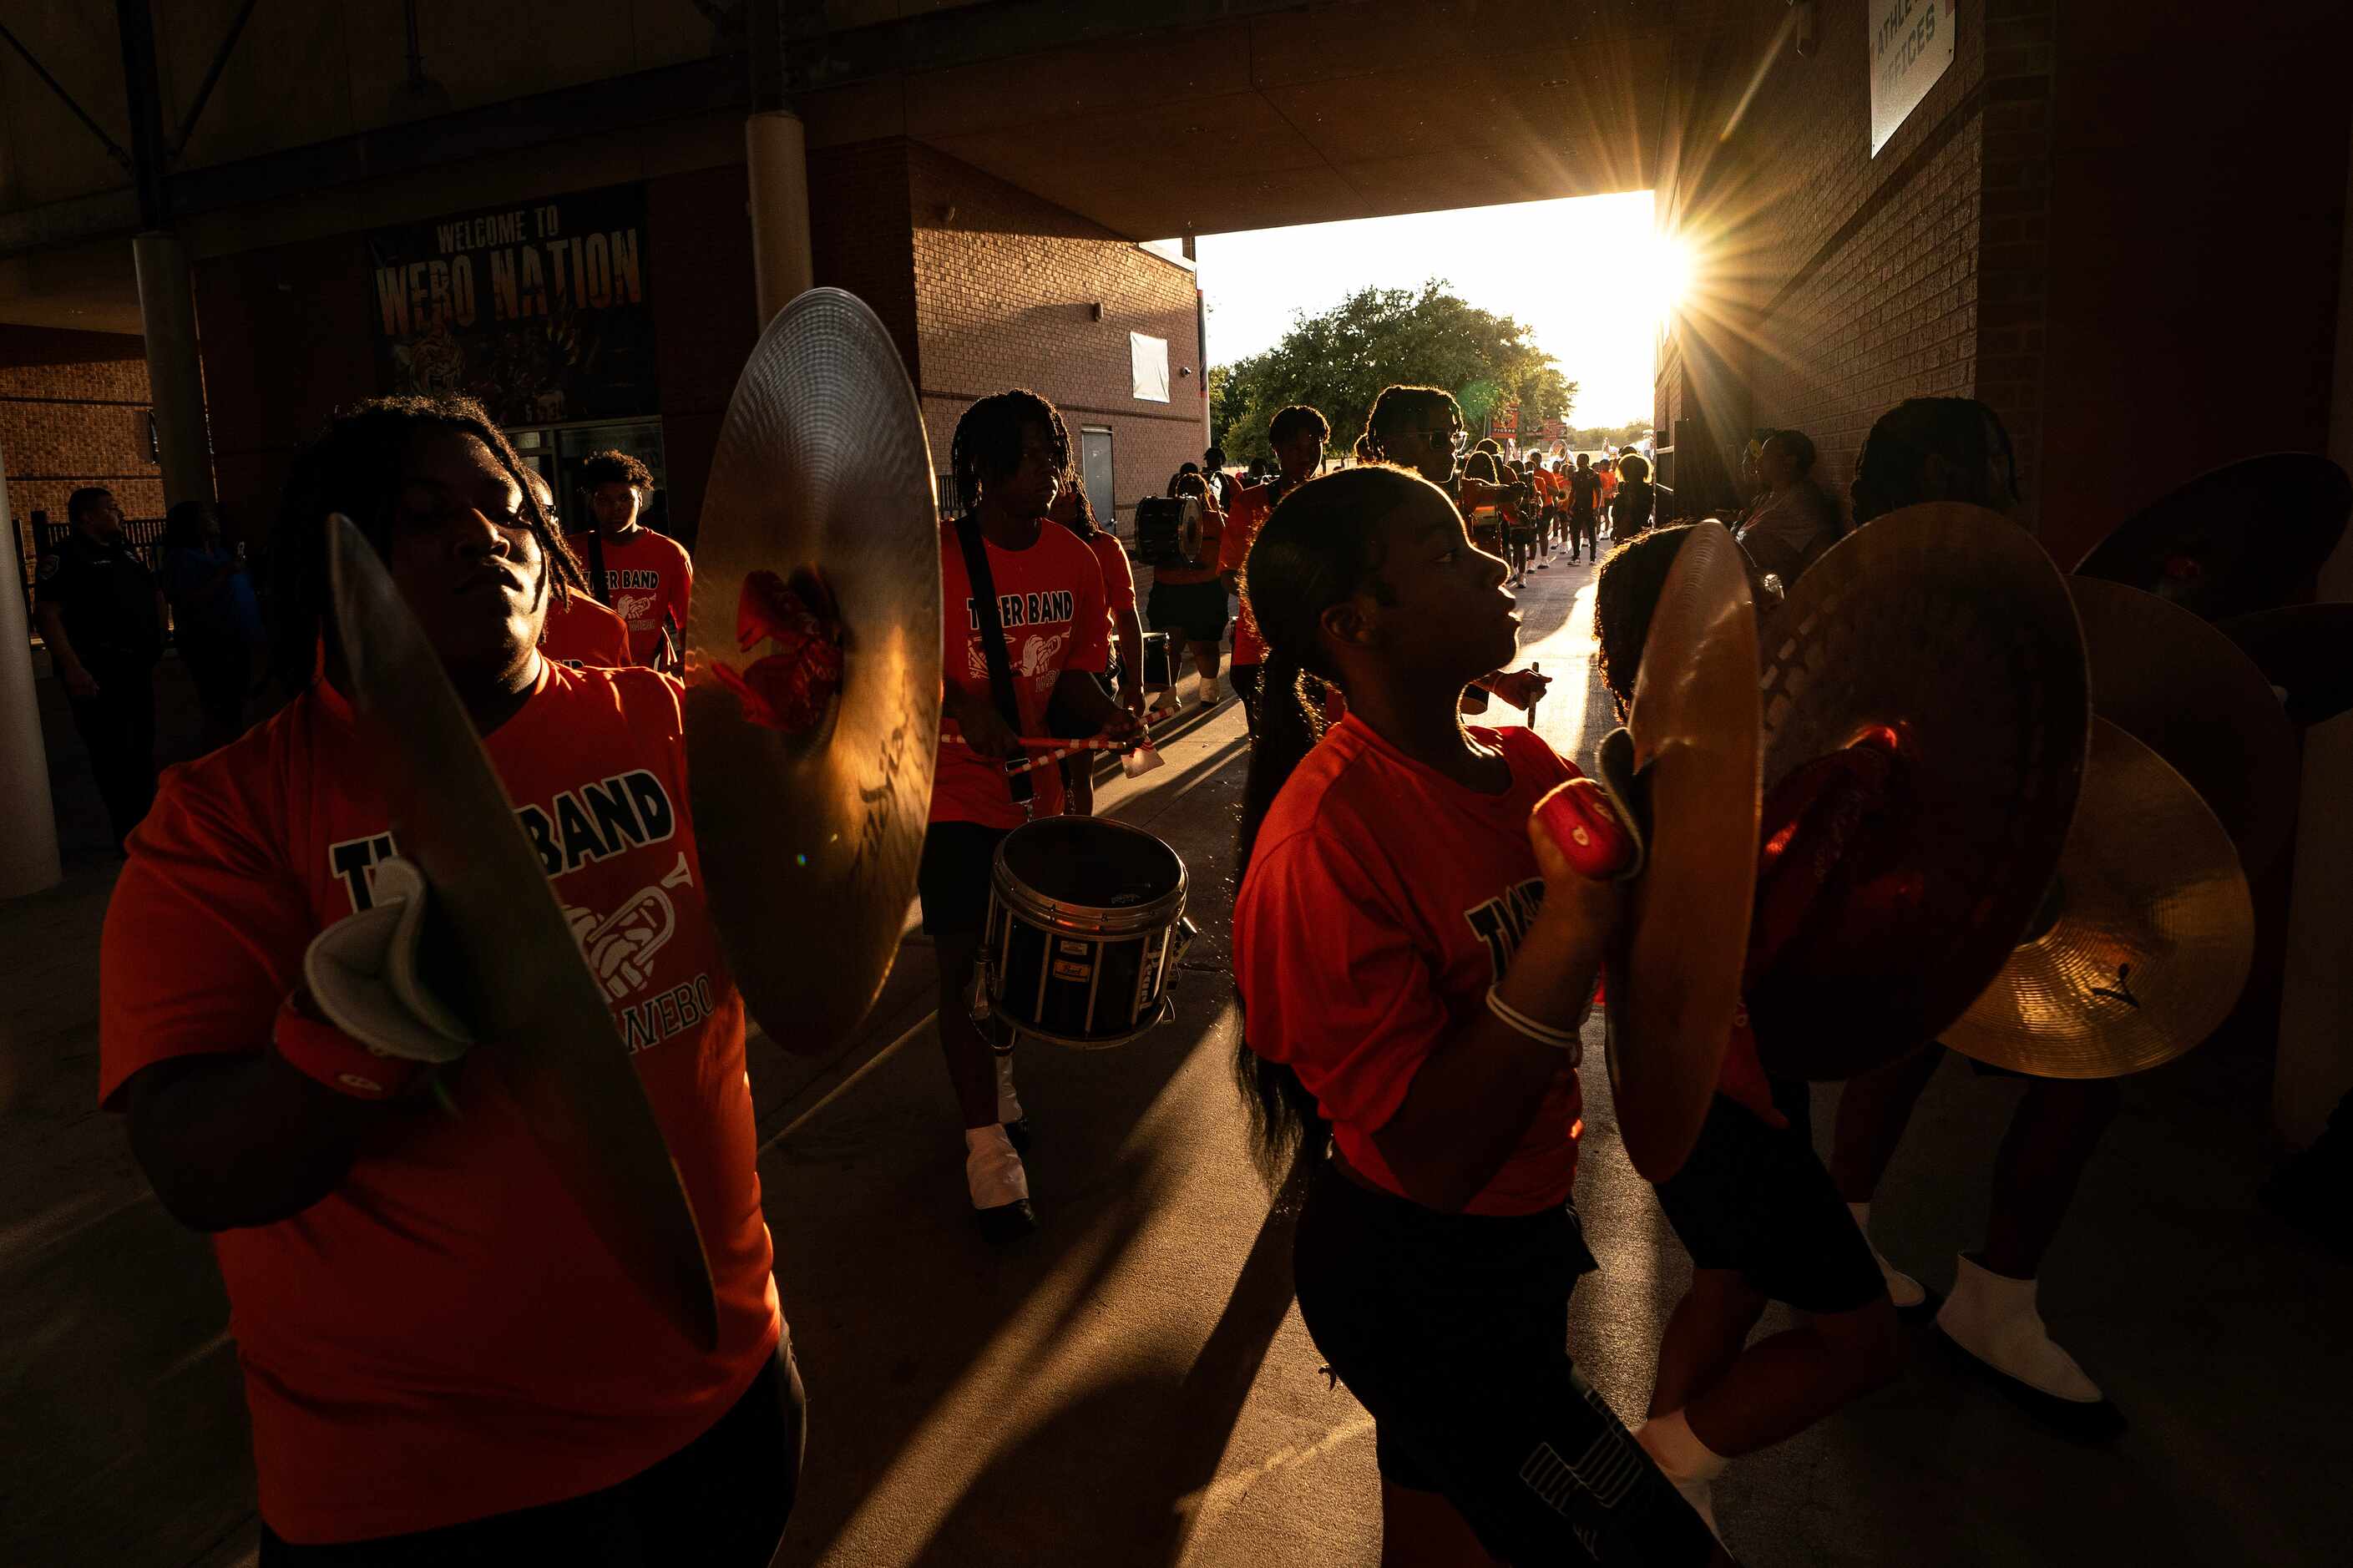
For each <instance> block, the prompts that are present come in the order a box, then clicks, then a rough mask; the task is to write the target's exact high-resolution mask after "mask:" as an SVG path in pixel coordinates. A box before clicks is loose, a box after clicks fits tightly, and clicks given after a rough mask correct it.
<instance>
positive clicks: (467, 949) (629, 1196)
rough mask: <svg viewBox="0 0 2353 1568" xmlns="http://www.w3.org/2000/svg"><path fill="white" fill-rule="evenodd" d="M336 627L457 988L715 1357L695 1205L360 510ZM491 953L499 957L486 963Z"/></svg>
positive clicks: (518, 1094)
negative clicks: (363, 527) (446, 938)
mask: <svg viewBox="0 0 2353 1568" xmlns="http://www.w3.org/2000/svg"><path fill="white" fill-rule="evenodd" d="M328 528H329V535H328V550H329V559H330V563H331V571H332V574H333V582H334V595H335V629H336V634H337V636H338V637H339V638H340V639H341V641H342V644H343V655H344V658H345V659H346V660H347V661H348V662H349V664H350V666H351V672H352V686H353V691H352V707H353V711H354V712H355V713H356V714H357V715H358V718H359V725H360V733H361V736H362V744H364V746H365V747H366V748H367V749H368V752H369V758H368V761H369V763H370V766H371V769H372V773H373V776H374V777H375V778H376V779H378V780H380V781H381V782H382V785H383V789H384V794H385V800H386V802H387V803H388V804H389V805H390V806H391V808H392V831H393V837H394V839H395V840H396V842H397V843H398V845H399V846H400V852H401V853H402V854H403V855H405V856H406V857H407V858H410V859H412V860H414V861H416V862H417V865H418V866H420V867H421V868H423V869H424V872H425V879H426V881H427V883H428V884H429V885H430V886H431V888H432V889H433V907H434V910H435V911H436V913H437V916H438V919H439V920H440V921H443V922H444V924H445V927H446V929H447V930H448V932H449V934H450V935H451V936H452V937H453V938H454V939H455V940H454V941H453V942H451V943H450V944H449V947H448V959H449V961H450V963H451V964H452V965H453V966H454V968H455V969H456V970H457V971H458V973H457V976H456V978H457V980H458V982H459V984H458V986H457V988H456V989H457V990H458V992H459V995H457V996H453V997H450V998H448V1000H449V1001H451V1002H452V1003H453V1004H455V1005H456V1010H457V1011H458V1013H459V1015H460V1016H462V1017H464V1018H465V1019H466V1021H467V1023H468V1024H469V1025H470V1027H471V1029H472V1032H473V1034H474V1037H476V1038H477V1039H480V1040H481V1041H483V1042H484V1044H482V1045H480V1046H478V1047H475V1049H474V1050H473V1052H472V1053H471V1054H470V1057H469V1058H468V1059H469V1060H475V1059H479V1060H480V1061H482V1062H484V1063H485V1064H486V1065H487V1066H488V1067H489V1068H490V1069H491V1071H492V1072H493V1073H495V1074H496V1075H497V1076H498V1079H499V1081H500V1082H501V1084H502V1085H503V1086H504V1087H505V1089H506V1090H507V1093H508V1094H509V1095H511V1096H512V1098H513V1100H514V1101H515V1103H516V1105H517V1106H518V1107H520V1108H521V1109H522V1113H523V1119H524V1123H525V1125H526V1126H528V1127H529V1128H530V1130H531V1133H532V1136H533V1139H534V1140H536V1141H537V1142H538V1144H539V1146H540V1149H541V1151H542V1152H543V1153H545V1154H546V1156H547V1158H548V1162H549V1163H550V1164H552V1165H553V1166H554V1168H555V1173H556V1176H557V1179H558V1180H560V1181H561V1182H562V1183H563V1184H564V1188H565V1191H566V1192H568V1193H570V1194H572V1197H573V1200H574V1201H575V1203H577V1204H578V1205H580V1207H581V1210H582V1212H583V1213H585V1214H586V1215H587V1216H588V1219H589V1222H590V1224H591V1226H593V1227H594V1228H595V1230H596V1234H597V1236H598V1237H599V1238H601V1239H602V1240H603V1242H604V1243H605V1245H606V1247H607V1248H609V1249H610V1250H611V1252H612V1254H613V1258H614V1259H615V1261H617V1263H619V1264H620V1266H621V1268H622V1271H623V1272H624V1273H626V1274H627V1275H628V1277H629V1279H630V1280H631V1281H632V1282H633V1283H635V1284H636V1285H637V1286H638V1289H640V1290H642V1291H644V1292H645V1294H646V1296H647V1298H648V1299H649V1300H651V1301H652V1302H653V1303H654V1304H655V1305H656V1306H657V1307H659V1308H660V1309H661V1310H662V1311H663V1312H664V1313H665V1314H666V1315H667V1316H668V1317H669V1318H670V1321H672V1322H674V1323H676V1324H677V1325H678V1326H679V1328H680V1329H681V1331H683V1332H685V1333H687V1334H689V1335H691V1337H692V1338H693V1340H694V1342H696V1343H697V1344H699V1345H701V1346H702V1348H703V1349H705V1350H713V1349H716V1348H717V1346H718V1343H719V1307H718V1301H717V1299H716V1297H715V1296H714V1295H713V1293H712V1284H711V1267H710V1264H709V1262H708V1261H707V1260H706V1258H704V1256H703V1251H702V1237H701V1235H700V1233H699V1232H698V1231H697V1229H696V1227H695V1220H694V1210H693V1207H692V1205H691V1204H690V1203H689V1201H688V1199H687V1195H686V1188H685V1185H684V1184H682V1183H681V1180H680V1178H679V1173H678V1167H677V1165H676V1164H675V1163H672V1162H671V1160H670V1150H669V1148H668V1146H667V1145H666V1144H664V1143H663V1142H662V1133H661V1126H660V1124H659V1122H657V1121H655V1120H654V1112H653V1107H652V1106H651V1105H649V1103H648V1102H647V1100H646V1092H645V1088H644V1086H643V1085H642V1084H641V1083H640V1082H639V1081H638V1070H637V1068H636V1067H635V1066H634V1065H633V1064H632V1063H631V1062H630V1060H629V1052H628V1047H627V1045H625V1044H624V1043H623V1041H622V1038H621V1033H620V1030H619V1028H618V1027H617V1026H616V1025H615V1024H614V1022H613V1015H612V1013H611V1011H610V1010H609V1009H608V1008H607V1006H606V1005H605V998H604V995H603V994H602V992H601V991H600V990H599V989H598V987H597V984H596V979H595V977H594V976H592V975H591V974H590V973H589V972H588V965H587V963H586V961H585V960H584V959H583V958H582V957H581V954H580V944H579V942H577V941H576V940H575V938H574V936H573V934H572V928H571V927H570V926H569V925H567V924H566V923H565V919H564V910H563V906H562V905H560V904H559V903H558V902H557V901H556V898H555V891H554V888H553V887H551V886H550V885H549V883H548V880H547V873H546V871H545V870H544V869H543V868H542V867H541V865H540V861H539V855H538V852H537V851H535V850H534V849H533V848H532V847H531V840H530V839H529V838H527V837H524V835H523V830H522V826H521V825H520V824H519V823H517V822H516V820H515V808H514V804H513V802H512V801H511V800H509V799H508V798H507V793H506V790H505V788H504V786H502V785H501V784H500V783H499V776H498V773H497V772H496V771H495V770H493V769H492V768H491V761H490V758H489V757H488V756H487V755H486V754H485V753H484V752H483V751H482V745H481V742H480V740H479V739H477V738H476V736H475V733H474V726H473V723H472V721H470V720H469V719H468V718H467V717H466V710H465V708H464V706H463V705H462V704H461V703H460V702H459V700H458V694H457V692H456V691H455V690H453V689H451V688H450V685H449V679H448V676H447V675H445V674H444V673H443V672H442V668H441V660H440V658H439V656H438V655H437V654H436V653H435V652H434V651H433V645H432V644H431V643H429V642H427V640H426V638H425V633H424V631H423V629H422V628H421V627H419V626H417V620H416V617H415V616H412V615H410V613H409V610H408V605H406V603H405V602H404V601H403V600H402V599H401V597H400V591H399V590H398V589H397V588H396V587H394V586H393V583H392V579H391V577H390V576H389V575H387V574H385V569H384V563H382V562H381V561H380V560H378V559H377V557H376V552H375V547H374V546H372V545H371V544H369V543H368V542H367V538H366V536H365V535H364V534H363V533H361V532H360V531H359V530H358V529H357V528H356V527H354V526H353V523H352V521H351V520H350V519H348V518H344V517H341V516H337V517H334V518H332V519H330V520H329V521H328ZM493 953H495V954H496V955H497V962H496V963H491V962H489V961H488V960H489V957H490V955H491V954H493Z"/></svg>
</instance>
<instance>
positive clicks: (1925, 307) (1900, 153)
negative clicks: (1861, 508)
mask: <svg viewBox="0 0 2353 1568" xmlns="http://www.w3.org/2000/svg"><path fill="white" fill-rule="evenodd" d="M1996 3H2000V0H1996ZM1814 9H1815V13H1816V16H1815V29H1816V36H1817V40H1818V41H1817V45H1816V48H1815V52H1814V53H1813V55H1812V56H1811V57H1810V58H1800V57H1799V56H1798V55H1797V54H1796V53H1795V51H1794V49H1793V48H1791V47H1788V46H1787V45H1785V46H1784V47H1783V50H1782V52H1781V55H1780V57H1779V58H1778V59H1777V61H1776V63H1775V65H1774V67H1773V69H1772V73H1771V74H1770V75H1769V76H1767V79H1766V81H1765V85H1764V89H1763V90H1762V91H1760V92H1759V93H1758V95H1757V100H1756V102H1755V104H1754V105H1753V106H1752V107H1751V109H1750V110H1749V112H1748V114H1747V116H1746V119H1745V120H1744V121H1743V122H1742V124H1741V126H1740V128H1739V130H1738V131H1737V132H1736V137H1735V143H1736V152H1735V153H1734V155H1735V157H1736V159H1737V160H1738V161H1739V165H1738V167H1739V172H1738V174H1736V176H1735V177H1734V179H1733V180H1731V181H1730V182H1729V187H1730V188H1729V189H1728V190H1727V192H1726V193H1725V196H1724V198H1723V199H1722V200H1721V202H1720V203H1719V205H1718V210H1720V211H1724V212H1727V213H1734V214H1739V215H1743V221H1742V223H1741V225H1740V226H1739V230H1738V233H1737V235H1736V238H1735V239H1734V241H1733V251H1734V253H1735V254H1737V255H1740V256H1742V257H1744V258H1746V259H1747V260H1748V263H1749V265H1750V267H1751V268H1752V276H1751V278H1750V279H1749V284H1750V287H1751V289H1753V290H1754V295H1755V298H1756V299H1757V300H1760V301H1761V306H1760V308H1759V310H1758V311H1757V318H1756V322H1755V336H1754V338H1753V340H1752V341H1751V342H1748V343H1747V344H1746V345H1745V346H1744V348H1743V350H1742V352H1741V356H1740V358H1741V359H1742V360H1745V362H1746V371H1747V374H1746V382H1747V385H1748V388H1749V391H1750V398H1749V406H1748V409H1747V414H1746V419H1745V421H1744V424H1745V425H1746V426H1789V427H1794V428H1797V429H1799V430H1803V431H1804V432H1806V434H1807V435H1809V436H1810V437H1812V438H1813V440H1814V443H1815V446H1816V447H1817V448H1818V450H1819V451H1820V463H1819V466H1818V467H1817V468H1816V469H1815V475H1816V477H1817V478H1818V479H1820V480H1821V481H1822V482H1823V483H1824V484H1826V485H1828V486H1829V487H1830V488H1831V489H1833V490H1834V491H1837V492H1838V493H1840V494H1841V495H1843V494H1844V492H1845V489H1846V487H1847V485H1848V483H1849V482H1850V481H1851V480H1852V477H1853V472H1854V455H1855V451H1856V449H1857V448H1858V447H1860V446H1861V445H1862V437H1863V436H1864V434H1865V433H1866V432H1868V431H1869V429H1870V428H1871V424H1872V421H1873V420H1874V419H1876V418H1877V417H1878V416H1880V415H1881V414H1882V413H1884V412H1885V411H1886V410H1887V409H1888V408H1889V407H1890V406H1891V405H1894V404H1895V403H1897V402H1899V401H1901V400H1902V399H1904V398H1906V397H1914V396H1955V395H1971V394H1972V391H1973V388H1974V385H1975V375H1976V361H1977V357H1978V293H1979V289H1980V286H1981V283H1980V279H1979V275H1978V247H1979V226H1980V220H1981V204H1980V184H1981V182H1980V178H1979V174H1980V163H1981V160H1982V158H1983V155H1984V135H1985V126H1984V117H1983V115H1982V113H1981V95H1980V94H1979V92H1978V83H1979V80H1980V79H1981V78H1982V76H1983V73H1984V44H1983V40H1982V37H1981V32H1982V26H1983V15H1984V10H1985V0H1962V4H1961V5H1959V6H1958V15H1957V28H1958V36H1957V47H1956V52H1955V58H1954V60H1953V64H1952V66H1951V68H1949V69H1948V70H1947V72H1946V73H1945V76H1944V78H1943V79H1942V80H1940V81H1939V82H1938V83H1937V84H1936V88H1935V89H1933V90H1932V91H1931V92H1930V93H1929V95H1928V97H1927V99H1926V100H1925V101H1924V102H1922V103H1921V104H1920V105H1919V106H1918V107H1917V108H1915V109H1914V110H1913V111H1912V113H1911V116H1910V117H1909V118H1908V119H1907V120H1906V121H1905V124H1904V125H1903V127H1902V128H1901V129H1900V130H1899V131H1898V132H1896V133H1895V135H1894V138H1893V139H1891V140H1890V141H1889V142H1888V143H1887V145H1886V146H1884V147H1883V148H1882V149H1881V150H1880V153H1879V155H1878V156H1877V157H1876V158H1874V157H1873V156H1872V155H1871V88H1870V56H1869V43H1868V39H1867V37H1866V36H1865V30H1866V27H1867V26H1868V18H1867V8H1866V5H1865V4H1864V0H1817V4H1816V5H1815V7H1814ZM1787 14H1788V13H1787V7H1786V6H1784V5H1781V4H1779V3H1778V0H1774V3H1772V4H1767V3H1765V0H1758V3H1757V5H1756V6H1755V8H1754V26H1753V30H1752V33H1753V37H1754V41H1755V47H1756V50H1757V54H1758V55H1760V56H1761V54H1762V52H1763V51H1764V49H1765V48H1766V47H1767V43H1768V41H1769V40H1770V38H1771V37H1772V36H1773V30H1774V29H1775V28H1777V27H1778V26H1779V25H1780V21H1781V18H1782V17H1783V16H1786V15H1787ZM1736 363H1738V362H1736ZM1717 434H1718V436H1719V438H1720V441H1721V443H1722V444H1723V445H1724V446H1725V447H1726V448H1727V449H1736V447H1738V446H1739V444H1740V443H1741V441H1742V440H1744V439H1745V438H1746V428H1742V429H1738V430H1732V431H1719V432H1718V433H1717Z"/></svg>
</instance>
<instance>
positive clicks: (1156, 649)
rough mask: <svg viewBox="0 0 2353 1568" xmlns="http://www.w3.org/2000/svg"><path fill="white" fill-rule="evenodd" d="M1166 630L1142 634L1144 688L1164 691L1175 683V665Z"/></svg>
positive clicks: (1170, 638) (1170, 639)
mask: <svg viewBox="0 0 2353 1568" xmlns="http://www.w3.org/2000/svg"><path fill="white" fill-rule="evenodd" d="M1174 640H1175V639H1174V638H1173V637H1171V636H1170V635H1169V634H1168V633H1166V632H1146V633H1145V634H1144V689H1145V690H1146V691H1166V690H1167V689H1170V688H1171V687H1173V686H1175V685H1176V662H1175V658H1174V655H1173V653H1172V651H1171V647H1172V644H1173V642H1174Z"/></svg>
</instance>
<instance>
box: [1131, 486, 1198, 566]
mask: <svg viewBox="0 0 2353 1568" xmlns="http://www.w3.org/2000/svg"><path fill="white" fill-rule="evenodd" d="M1134 553H1135V558H1136V559H1137V560H1138V561H1141V562H1143V563H1145V565H1147V566H1202V565H1206V564H1208V563H1206V562H1204V561H1203V560H1201V558H1200V556H1201V502H1200V499H1199V498H1198V497H1197V496H1147V497H1145V499H1144V500H1140V501H1137V502H1136V503H1135V552H1134Z"/></svg>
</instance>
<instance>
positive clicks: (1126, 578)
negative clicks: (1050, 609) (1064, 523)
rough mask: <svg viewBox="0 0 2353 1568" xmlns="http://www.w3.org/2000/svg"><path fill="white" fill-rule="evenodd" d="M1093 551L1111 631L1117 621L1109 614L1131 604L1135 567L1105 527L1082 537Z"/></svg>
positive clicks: (1106, 620) (1112, 614)
mask: <svg viewBox="0 0 2353 1568" xmlns="http://www.w3.org/2000/svg"><path fill="white" fill-rule="evenodd" d="M1085 543H1086V547H1087V548H1088V549H1089V550H1092V551H1093V552H1094V556H1095V565H1096V566H1097V567H1098V568H1100V569H1101V570H1102V572H1103V609H1104V616H1103V620H1104V624H1105V625H1107V626H1110V627H1111V629H1112V631H1113V634H1114V635H1115V634H1116V633H1117V632H1118V630H1119V625H1118V623H1117V622H1116V621H1113V619H1112V618H1111V617H1112V616H1116V615H1117V614H1118V613H1119V612H1120V611H1122V610H1132V609H1134V608H1135V568H1134V566H1132V565H1130V564H1129V563H1128V559H1127V552H1126V551H1124V550H1123V549H1121V548H1120V543H1119V538H1118V536H1117V535H1115V534H1113V532H1112V531H1111V530H1110V529H1108V528H1098V529H1096V530H1095V536H1094V537H1093V538H1092V539H1090V540H1087V541H1085Z"/></svg>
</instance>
